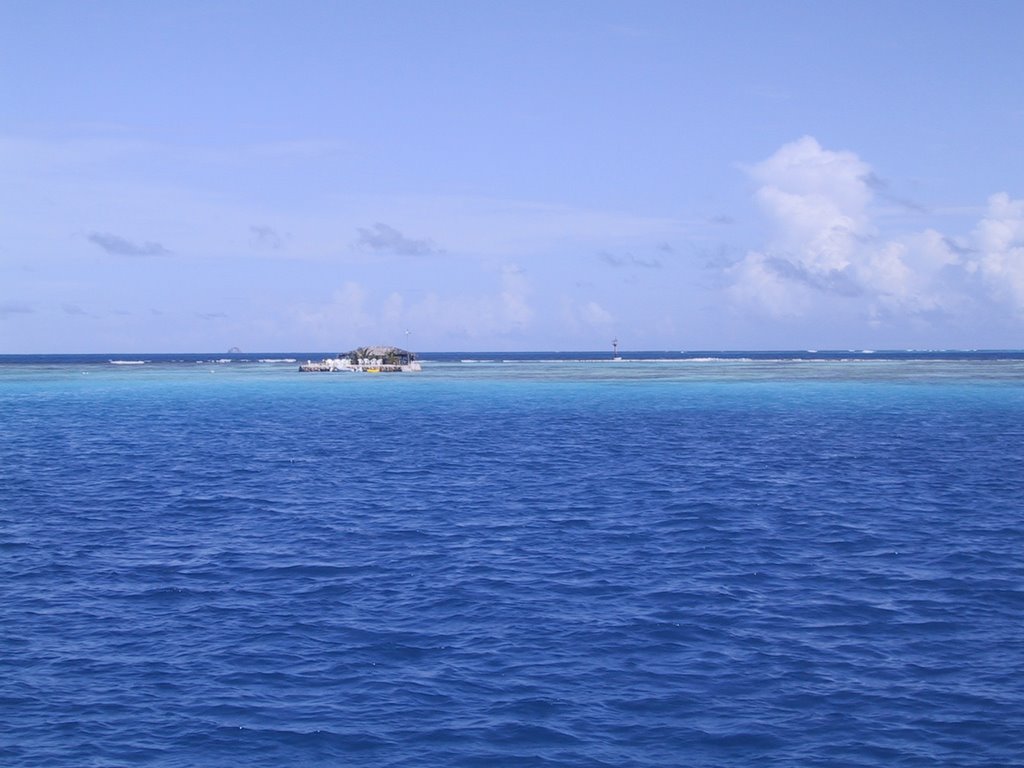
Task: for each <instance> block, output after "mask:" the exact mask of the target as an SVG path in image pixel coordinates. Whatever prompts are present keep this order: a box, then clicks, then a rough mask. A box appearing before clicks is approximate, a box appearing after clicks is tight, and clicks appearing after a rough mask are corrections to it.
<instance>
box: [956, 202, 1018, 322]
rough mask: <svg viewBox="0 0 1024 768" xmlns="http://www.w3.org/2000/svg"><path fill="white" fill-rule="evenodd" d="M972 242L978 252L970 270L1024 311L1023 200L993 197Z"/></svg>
mask: <svg viewBox="0 0 1024 768" xmlns="http://www.w3.org/2000/svg"><path fill="white" fill-rule="evenodd" d="M971 239H972V242H973V243H974V249H975V252H974V253H973V254H972V257H971V260H970V261H969V262H968V265H969V270H970V271H971V272H976V273H978V274H980V275H981V277H982V278H983V279H984V280H985V281H986V283H987V284H988V285H989V286H990V287H991V288H992V290H994V291H995V292H996V294H997V295H998V296H999V297H1000V298H1004V299H1007V300H1009V301H1011V302H1012V303H1013V305H1014V306H1015V307H1016V309H1017V310H1018V311H1019V312H1024V200H1012V199H1010V197H1009V195H1006V194H1004V193H1000V194H997V195H992V197H990V198H989V200H988V211H987V212H986V214H985V218H983V219H982V220H981V222H979V223H978V226H977V227H976V228H975V229H974V232H973V233H972V238H971Z"/></svg>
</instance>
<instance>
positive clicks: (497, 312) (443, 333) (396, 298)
mask: <svg viewBox="0 0 1024 768" xmlns="http://www.w3.org/2000/svg"><path fill="white" fill-rule="evenodd" d="M531 293H532V288H531V285H530V282H529V280H528V278H527V275H526V273H525V272H524V271H523V270H522V269H520V268H519V267H518V266H516V265H515V264H506V265H504V266H503V267H501V269H500V270H499V271H498V274H497V285H496V286H494V288H493V289H492V291H491V292H486V293H480V294H475V295H466V294H454V293H452V294H444V295H442V294H438V293H435V292H429V293H426V294H425V295H420V296H418V297H416V298H415V299H410V298H408V297H406V296H403V295H402V294H401V293H399V292H397V291H391V292H389V293H388V294H387V295H383V294H377V293H376V292H375V290H374V289H373V287H367V286H364V285H363V284H361V283H357V282H354V281H348V282H346V283H344V284H343V285H342V286H341V287H340V288H339V289H338V290H336V291H335V292H334V293H333V295H332V296H331V298H330V300H329V301H327V302H325V303H323V304H321V305H319V306H315V307H304V308H301V309H300V310H299V313H298V319H299V322H300V324H301V325H302V326H303V327H304V328H305V329H307V333H308V334H309V335H310V336H313V337H316V338H319V339H322V340H323V341H324V343H336V344H337V343H343V342H345V340H348V342H349V343H352V344H358V343H361V342H360V340H361V339H364V338H365V334H366V333H367V332H370V331H372V333H373V335H374V336H375V337H376V338H391V339H400V338H404V337H405V336H406V335H408V333H409V332H410V329H411V332H412V333H413V334H415V336H416V337H417V338H419V339H435V340H438V339H447V340H449V341H450V340H468V341H472V340H476V339H483V338H490V337H494V336H515V335H516V334H517V333H520V332H522V331H525V330H527V329H528V328H529V327H530V326H531V325H532V323H533V320H534V309H533V306H532V305H531V303H530V295H531ZM433 343H437V342H436V341H435V342H433Z"/></svg>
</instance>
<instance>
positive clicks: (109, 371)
mask: <svg viewBox="0 0 1024 768" xmlns="http://www.w3.org/2000/svg"><path fill="white" fill-rule="evenodd" d="M318 356H320V355H318ZM306 357H307V355H305V354H301V355H300V354H292V355H288V354H283V355H266V356H263V355H234V356H232V355H227V356H223V358H221V356H219V355H218V356H210V355H194V356H193V355H169V356H160V355H117V356H112V355H107V356H51V357H47V356H42V357H40V356H22V357H17V358H15V357H3V358H0V651H2V652H0V765H4V766H126V765H152V766H235V765H246V766H321V765H322V766H336V765H358V766H408V765H430V766H433V765H437V766H491V765H515V766H668V765H679V766H744V765H751V766H755V765H756V766H794V765H798V766H937V765H939V766H1012V765H1021V764H1024V355H1022V354H1021V353H883V354H871V353H799V354H796V355H790V354H786V353H762V354H752V353H735V354H721V353H709V354H701V353H689V354H678V353H671V354H670V353H655V354H648V355H634V356H628V355H626V357H627V359H626V360H624V361H622V362H616V363H612V362H610V361H608V360H606V359H605V360H598V358H600V357H601V355H599V354H592V355H586V354H576V355H567V356H560V355H555V354H551V353H544V354H536V355H508V354H492V355H486V354H458V355H425V356H424V359H425V361H426V362H425V363H424V370H423V372H422V373H419V374H402V375H379V376H372V375H360V374H300V373H298V372H297V371H296V366H295V365H294V364H293V363H291V362H283V363H260V362H256V361H257V360H259V359H261V358H262V359H270V358H277V359H281V358H287V359H292V358H295V359H305V358H306ZM314 357H315V356H314ZM604 357H605V358H607V355H604ZM630 357H633V358H657V359H656V360H652V359H629V358H630ZM110 359H122V360H145V361H147V362H146V363H145V364H144V365H127V366H126V365H111V364H110V363H109V360H110ZM215 359H223V360H232V362H223V363H218V362H214V360H215ZM463 360H476V361H479V362H462V361H463ZM503 361H505V362H503Z"/></svg>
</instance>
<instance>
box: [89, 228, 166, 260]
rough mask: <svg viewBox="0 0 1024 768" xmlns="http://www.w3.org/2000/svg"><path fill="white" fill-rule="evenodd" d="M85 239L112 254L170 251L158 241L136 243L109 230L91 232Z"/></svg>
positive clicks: (152, 253)
mask: <svg viewBox="0 0 1024 768" xmlns="http://www.w3.org/2000/svg"><path fill="white" fill-rule="evenodd" d="M87 239H88V240H89V242H91V243H93V244H95V245H98V246H99V247H100V248H102V249H103V250H104V251H106V252H107V253H109V254H112V255H114V256H167V255H169V254H170V253H171V252H170V251H169V250H167V249H166V248H164V246H162V245H161V244H160V243H152V242H148V241H147V242H142V243H136V242H133V241H131V240H126V239H125V238H123V237H120V236H118V235H112V234H110V233H109V232H92V233H90V234H89V235H88V238H87Z"/></svg>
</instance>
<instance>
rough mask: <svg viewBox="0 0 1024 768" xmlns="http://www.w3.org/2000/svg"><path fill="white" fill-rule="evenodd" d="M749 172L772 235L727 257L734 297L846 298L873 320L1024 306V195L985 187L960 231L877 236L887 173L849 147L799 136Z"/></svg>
mask: <svg viewBox="0 0 1024 768" xmlns="http://www.w3.org/2000/svg"><path fill="white" fill-rule="evenodd" d="M748 172H749V173H750V176H751V178H753V179H754V180H755V181H757V182H758V183H759V185H760V186H759V187H758V189H757V191H756V193H755V198H756V200H757V202H758V204H759V206H760V207H761V210H762V211H763V212H764V214H765V216H766V218H767V220H768V222H769V224H770V225H771V233H772V234H771V238H770V240H769V242H768V243H767V245H766V247H764V248H760V249H757V250H754V251H750V252H748V253H747V254H746V255H745V256H744V257H743V258H742V259H739V260H738V261H734V262H733V263H732V264H730V265H728V266H726V267H725V268H724V274H725V276H726V278H727V279H728V280H729V285H728V292H729V294H730V296H731V297H732V299H733V300H734V302H735V303H736V304H737V305H741V306H743V307H747V308H751V307H752V308H759V309H760V310H762V311H765V312H767V313H769V314H771V315H774V316H778V317H785V316H796V315H804V314H808V313H811V312H814V311H821V312H826V313H832V312H835V311H838V310H839V309H840V308H841V307H846V308H847V309H853V310H855V311H857V312H859V313H860V314H861V315H862V316H863V317H865V318H867V319H868V321H869V322H872V323H879V322H883V321H885V320H887V319H891V318H895V317H897V316H902V317H914V318H917V319H922V318H935V317H939V316H942V315H946V316H964V315H966V314H967V313H972V312H977V311H979V310H981V309H984V308H994V309H996V311H998V312H1002V313H1005V312H1006V309H1007V308H1009V309H1010V310H1011V312H1012V313H1014V314H1019V315H1022V316H1024V200H1014V199H1012V198H1011V197H1010V196H1009V195H1007V194H1005V193H999V194H995V195H992V196H991V197H990V198H989V200H988V206H987V209H986V211H985V213H984V215H983V217H982V218H981V220H980V221H979V222H978V223H977V225H976V226H975V227H974V228H973V229H972V230H971V231H970V232H968V233H967V234H965V235H950V234H947V233H943V232H939V231H936V230H934V229H927V230H924V231H921V232H910V233H900V234H897V235H893V236H888V237H883V236H881V235H880V234H879V231H878V228H877V226H876V223H875V222H876V218H877V216H878V213H879V212H878V209H877V207H876V204H875V203H876V198H878V197H881V198H882V199H883V201H887V202H890V203H891V202H892V201H893V199H894V198H893V197H892V196H889V195H888V194H887V193H886V194H885V195H879V194H878V193H879V192H884V191H885V190H886V189H887V184H886V183H885V182H884V181H882V180H881V179H880V178H879V177H878V176H877V174H875V172H874V171H873V170H872V169H871V168H870V167H869V166H868V165H867V163H865V162H864V161H863V160H861V159H860V158H859V157H857V156H856V155H855V154H853V153H852V152H835V151H832V150H828V149H825V148H823V147H821V145H819V144H818V142H817V141H815V140H814V139H813V138H810V137H805V138H802V139H800V140H798V141H795V142H793V143H791V144H787V145H785V146H783V147H781V148H780V149H779V150H778V151H777V152H776V153H775V154H773V155H772V156H771V157H769V158H768V159H767V160H765V161H763V162H761V163H758V164H757V165H755V166H753V167H751V168H749V169H748ZM904 204H905V205H906V206H911V204H910V203H908V202H905V201H904Z"/></svg>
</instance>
